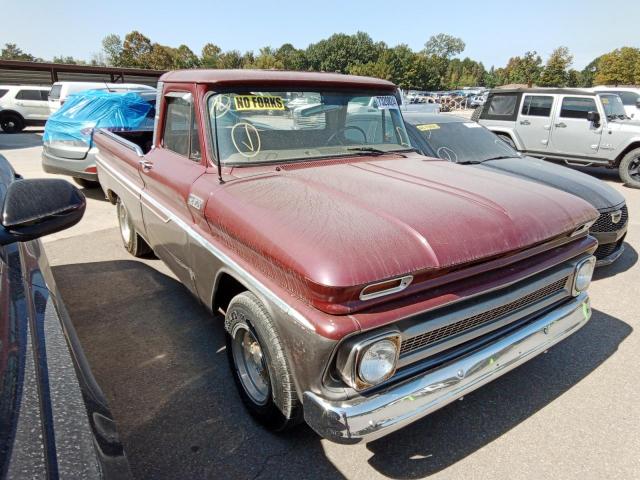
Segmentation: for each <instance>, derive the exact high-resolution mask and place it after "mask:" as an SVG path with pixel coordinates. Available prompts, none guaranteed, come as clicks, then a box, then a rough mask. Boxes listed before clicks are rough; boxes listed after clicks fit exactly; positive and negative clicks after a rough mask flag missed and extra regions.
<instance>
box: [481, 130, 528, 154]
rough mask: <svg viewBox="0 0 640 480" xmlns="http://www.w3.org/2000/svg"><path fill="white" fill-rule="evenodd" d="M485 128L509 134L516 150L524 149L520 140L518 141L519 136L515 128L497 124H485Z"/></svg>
mask: <svg viewBox="0 0 640 480" xmlns="http://www.w3.org/2000/svg"><path fill="white" fill-rule="evenodd" d="M485 128H487V129H489V130H491V131H492V132H493V133H496V134H497V133H505V134H507V135H509V136H510V137H511V140H513V143H515V144H516V148H517V149H518V150H524V148H523V145H522V142H521V141H520V137H519V136H518V134H517V133H516V131H515V129H514V128H512V127H499V126H493V125H491V126H488V125H485Z"/></svg>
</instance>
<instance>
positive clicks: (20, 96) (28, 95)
mask: <svg viewBox="0 0 640 480" xmlns="http://www.w3.org/2000/svg"><path fill="white" fill-rule="evenodd" d="M16 100H38V101H40V100H42V98H41V97H40V90H20V91H19V92H18V93H16Z"/></svg>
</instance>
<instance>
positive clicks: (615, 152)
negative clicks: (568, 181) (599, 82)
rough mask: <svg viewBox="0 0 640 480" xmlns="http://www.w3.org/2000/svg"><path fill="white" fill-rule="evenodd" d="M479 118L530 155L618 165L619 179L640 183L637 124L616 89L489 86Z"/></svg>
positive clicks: (573, 162)
mask: <svg viewBox="0 0 640 480" xmlns="http://www.w3.org/2000/svg"><path fill="white" fill-rule="evenodd" d="M474 113H475V112H474ZM478 123H480V124H482V125H484V126H485V127H487V128H488V129H489V130H491V131H492V132H494V133H496V134H498V135H499V136H500V138H502V139H503V140H504V141H505V142H507V143H508V144H510V145H511V146H513V147H514V148H516V149H518V150H520V151H521V152H524V153H525V154H526V155H528V156H530V157H539V158H544V159H548V160H560V161H564V162H566V163H568V164H570V165H584V166H591V165H593V166H603V167H609V168H617V169H618V172H619V174H620V178H621V179H622V181H623V182H624V183H626V184H627V185H628V186H630V187H635V188H640V124H639V123H638V122H636V121H634V120H631V119H629V117H628V116H627V114H626V112H625V110H624V105H623V104H622V100H621V99H620V97H619V96H618V95H615V94H613V93H608V92H600V91H598V92H593V91H588V90H577V89H567V88H530V89H504V90H493V91H492V92H491V93H490V94H489V96H488V97H487V101H486V103H485V104H484V106H483V107H481V110H480V115H479V119H478Z"/></svg>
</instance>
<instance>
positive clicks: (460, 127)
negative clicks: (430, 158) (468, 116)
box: [416, 122, 520, 163]
mask: <svg viewBox="0 0 640 480" xmlns="http://www.w3.org/2000/svg"><path fill="white" fill-rule="evenodd" d="M416 129H417V131H418V132H419V134H420V136H421V137H422V139H423V140H424V141H425V142H426V143H427V145H428V146H429V147H430V148H431V150H432V154H433V155H435V156H436V157H438V158H442V159H444V160H449V161H452V162H458V163H479V162H483V161H486V160H491V159H496V158H500V157H519V156H520V154H519V153H518V152H516V151H515V150H514V149H513V148H511V147H510V146H509V145H507V144H506V143H505V142H504V141H502V140H500V138H499V137H498V136H497V135H495V134H493V133H491V132H490V131H489V130H487V129H486V128H484V127H482V126H481V125H479V124H477V123H475V122H446V123H424V124H418V125H416Z"/></svg>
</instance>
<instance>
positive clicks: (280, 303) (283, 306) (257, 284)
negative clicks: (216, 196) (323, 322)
mask: <svg viewBox="0 0 640 480" xmlns="http://www.w3.org/2000/svg"><path fill="white" fill-rule="evenodd" d="M98 165H99V166H100V167H102V168H104V169H105V170H107V171H109V173H110V174H111V175H112V176H113V178H114V179H115V180H118V181H119V182H120V183H121V184H124V186H125V187H127V186H128V187H129V188H131V189H133V190H134V191H135V192H137V195H139V196H140V198H141V199H144V200H145V201H146V202H148V204H150V205H153V206H154V207H155V208H156V209H158V210H159V211H160V212H162V213H163V214H165V215H166V216H167V218H169V219H170V220H172V221H173V222H175V224H176V225H178V226H179V227H180V228H182V229H183V230H184V231H185V232H186V233H187V235H189V236H190V237H191V238H192V239H193V240H195V241H196V242H198V243H199V244H200V245H202V246H203V247H204V248H205V249H207V250H208V251H209V252H210V253H211V254H213V255H214V256H216V257H218V258H219V259H220V260H221V261H222V262H223V263H225V264H226V265H228V266H229V267H231V268H232V269H234V270H235V271H236V272H238V273H239V274H240V275H242V276H243V277H244V278H245V279H246V280H248V281H249V282H250V283H251V284H252V286H253V287H254V288H256V289H258V290H259V291H260V292H261V293H262V294H263V295H264V296H265V297H267V298H268V299H269V300H271V301H272V302H273V303H274V304H275V305H276V306H277V307H278V308H279V309H280V310H282V311H283V312H284V313H286V314H287V315H289V316H290V317H291V318H293V319H294V320H296V321H297V322H298V323H300V324H301V325H303V326H304V327H306V328H308V329H309V330H313V331H315V327H314V326H313V325H312V324H311V323H310V322H309V320H307V319H306V318H305V317H304V315H302V314H301V313H300V312H298V311H297V310H296V309H295V308H293V307H292V306H290V305H289V304H288V303H286V302H285V301H284V300H282V299H281V298H280V297H278V296H277V295H276V294H275V293H273V292H272V291H271V290H270V289H269V288H267V287H266V286H265V285H264V284H263V283H262V282H261V281H260V280H258V279H257V278H255V277H254V276H253V275H251V274H250V273H249V272H248V271H247V270H245V269H244V268H243V267H241V266H240V265H239V264H238V263H236V261H235V260H233V259H232V258H231V257H229V256H228V255H227V254H226V253H224V252H222V251H221V250H219V249H218V248H217V247H216V246H214V245H213V244H212V243H210V242H209V241H208V240H207V239H205V238H204V237H203V236H202V235H200V234H199V233H198V232H196V231H195V230H194V229H193V228H191V226H189V225H188V224H187V223H185V222H184V221H183V220H182V219H181V218H180V217H178V216H176V215H175V214H173V212H171V211H170V210H168V209H167V208H165V207H164V206H163V205H162V204H160V203H159V202H158V201H157V200H155V199H154V198H153V197H151V196H150V195H149V194H148V193H146V192H145V191H144V190H142V189H140V188H139V187H138V186H137V185H135V184H133V183H132V182H131V181H130V180H129V179H128V178H125V177H124V176H123V175H122V174H120V173H119V172H117V171H116V170H115V169H114V168H113V167H112V166H110V165H108V164H107V163H105V162H104V161H99V162H98Z"/></svg>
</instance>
